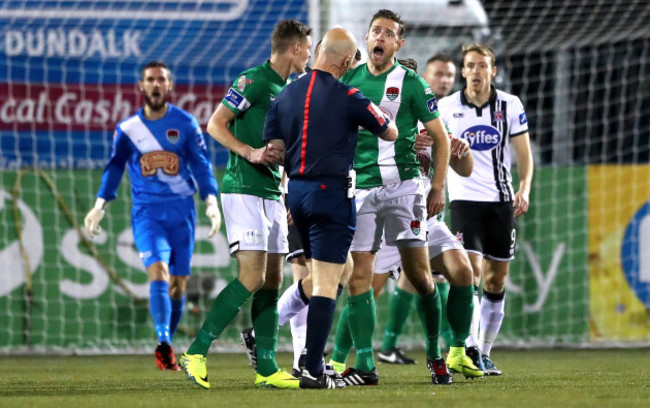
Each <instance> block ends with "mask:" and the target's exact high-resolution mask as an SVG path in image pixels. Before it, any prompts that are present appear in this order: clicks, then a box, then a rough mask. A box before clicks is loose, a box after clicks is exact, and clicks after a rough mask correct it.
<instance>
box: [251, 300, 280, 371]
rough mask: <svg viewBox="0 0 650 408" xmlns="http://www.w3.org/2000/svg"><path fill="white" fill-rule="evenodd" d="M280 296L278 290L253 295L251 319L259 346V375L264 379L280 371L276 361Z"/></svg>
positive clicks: (256, 342)
mask: <svg viewBox="0 0 650 408" xmlns="http://www.w3.org/2000/svg"><path fill="white" fill-rule="evenodd" d="M278 296H279V290H277V289H260V290H258V291H257V292H255V294H253V304H252V306H251V319H252V320H253V329H254V330H255V344H256V346H257V373H258V374H260V375H262V376H264V377H268V376H270V375H271V374H273V373H275V372H277V371H278V370H279V367H278V363H277V362H276V361H275V350H276V348H277V346H278Z"/></svg>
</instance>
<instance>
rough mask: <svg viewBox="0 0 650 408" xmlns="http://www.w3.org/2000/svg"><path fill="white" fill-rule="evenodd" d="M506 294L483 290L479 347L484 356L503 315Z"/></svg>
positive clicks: (488, 352)
mask: <svg viewBox="0 0 650 408" xmlns="http://www.w3.org/2000/svg"><path fill="white" fill-rule="evenodd" d="M505 304H506V294H505V292H501V293H489V292H486V291H483V301H482V302H481V335H480V340H479V344H478V346H479V349H480V350H481V353H482V354H483V355H485V356H489V355H490V351H491V350H492V344H493V343H494V339H496V337H497V334H499V330H500V329H501V323H503V317H504V315H505Z"/></svg>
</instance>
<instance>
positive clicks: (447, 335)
mask: <svg viewBox="0 0 650 408" xmlns="http://www.w3.org/2000/svg"><path fill="white" fill-rule="evenodd" d="M436 291H437V292H438V295H439V296H440V311H441V313H442V317H441V320H440V335H441V336H442V338H443V339H444V340H445V346H447V348H449V347H451V345H452V336H451V329H450V328H449V320H448V319H447V313H448V312H447V297H448V296H449V282H436Z"/></svg>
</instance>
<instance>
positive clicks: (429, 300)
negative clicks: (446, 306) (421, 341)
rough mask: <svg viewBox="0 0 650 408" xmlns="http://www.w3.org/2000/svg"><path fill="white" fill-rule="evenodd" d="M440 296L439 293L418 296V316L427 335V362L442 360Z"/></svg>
mask: <svg viewBox="0 0 650 408" xmlns="http://www.w3.org/2000/svg"><path fill="white" fill-rule="evenodd" d="M440 314H441V313H440V296H439V295H438V291H437V290H436V291H434V292H433V293H430V294H428V295H424V296H418V316H420V321H421V322H422V327H424V330H425V335H426V351H427V360H437V359H439V358H442V353H441V352H440V344H438V337H439V335H440Z"/></svg>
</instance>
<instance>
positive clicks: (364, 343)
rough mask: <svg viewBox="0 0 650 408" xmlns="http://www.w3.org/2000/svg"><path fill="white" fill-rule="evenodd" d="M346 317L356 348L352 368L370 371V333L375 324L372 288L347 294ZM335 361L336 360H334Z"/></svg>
mask: <svg viewBox="0 0 650 408" xmlns="http://www.w3.org/2000/svg"><path fill="white" fill-rule="evenodd" d="M348 307H349V308H350V309H349V310H348V319H349V322H350V323H349V326H350V332H351V333H352V340H353V342H354V348H355V349H356V350H357V362H356V363H355V365H354V368H356V369H357V370H361V371H372V370H373V369H374V368H375V359H374V354H373V351H372V334H373V332H374V330H375V326H376V325H377V315H376V314H375V298H374V297H373V290H372V288H370V290H369V291H368V292H366V293H364V294H361V295H357V296H348ZM335 361H337V360H335Z"/></svg>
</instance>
